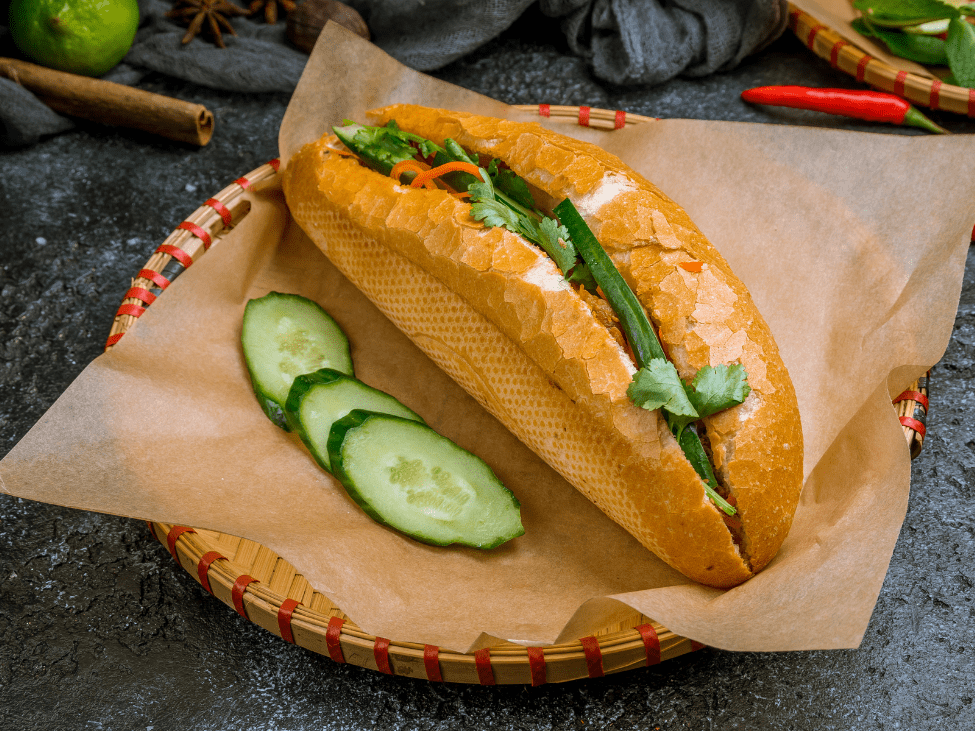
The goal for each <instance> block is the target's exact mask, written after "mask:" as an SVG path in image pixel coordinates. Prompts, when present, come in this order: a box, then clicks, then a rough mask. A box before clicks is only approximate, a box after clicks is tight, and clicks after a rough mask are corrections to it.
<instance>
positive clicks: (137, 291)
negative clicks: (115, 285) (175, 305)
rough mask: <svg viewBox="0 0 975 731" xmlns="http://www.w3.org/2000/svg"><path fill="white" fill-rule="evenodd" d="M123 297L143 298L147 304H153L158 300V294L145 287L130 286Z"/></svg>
mask: <svg viewBox="0 0 975 731" xmlns="http://www.w3.org/2000/svg"><path fill="white" fill-rule="evenodd" d="M122 299H124V300H127V299H137V300H142V301H143V302H145V303H146V304H147V305H151V304H152V303H153V302H155V301H156V295H154V294H153V293H152V292H150V291H149V290H148V289H146V288H145V287H129V291H128V292H126V293H125V296H124V297H123V298H122Z"/></svg>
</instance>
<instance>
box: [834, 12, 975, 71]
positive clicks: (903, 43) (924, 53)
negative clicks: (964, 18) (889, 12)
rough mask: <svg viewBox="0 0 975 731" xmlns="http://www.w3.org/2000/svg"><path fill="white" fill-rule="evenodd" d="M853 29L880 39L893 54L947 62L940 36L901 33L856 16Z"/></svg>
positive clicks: (932, 62) (941, 62) (923, 60)
mask: <svg viewBox="0 0 975 731" xmlns="http://www.w3.org/2000/svg"><path fill="white" fill-rule="evenodd" d="M966 25H967V24H966ZM853 29H854V30H855V31H857V32H858V33H860V34H861V35H864V36H867V37H873V38H878V39H880V40H881V41H883V43H884V44H885V45H886V46H887V48H889V49H890V52H891V53H893V54H894V55H895V56H900V57H901V58H907V59H910V60H911V61H916V62H917V63H927V64H935V65H938V66H946V65H947V64H948V56H947V54H946V52H945V42H944V41H943V40H941V39H940V38H936V37H934V36H928V35H920V34H917V33H901V32H899V31H895V30H890V29H888V28H882V27H880V26H875V25H873V24H872V23H870V22H869V21H867V20H865V19H863V18H857V19H856V20H855V21H853Z"/></svg>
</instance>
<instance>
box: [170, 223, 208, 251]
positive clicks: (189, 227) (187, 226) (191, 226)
mask: <svg viewBox="0 0 975 731" xmlns="http://www.w3.org/2000/svg"><path fill="white" fill-rule="evenodd" d="M176 228H178V229H182V230H183V231H189V232H190V233H191V234H193V235H194V236H196V238H198V239H199V240H200V241H202V242H203V250H204V251H208V250H209V249H210V247H211V246H213V239H212V238H210V234H209V233H208V232H207V231H205V230H204V229H202V228H200V227H199V226H197V225H196V224H195V223H193V222H192V221H183V222H182V223H181V224H180V225H179V226H177V227H176Z"/></svg>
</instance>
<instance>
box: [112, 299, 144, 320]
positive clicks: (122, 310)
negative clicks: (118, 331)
mask: <svg viewBox="0 0 975 731" xmlns="http://www.w3.org/2000/svg"><path fill="white" fill-rule="evenodd" d="M145 311H146V308H145V307H143V306H142V305H136V304H132V303H131V302H130V303H129V304H127V305H119V306H118V310H117V311H116V312H115V316H116V317H118V316H119V315H131V316H132V317H142V313H143V312H145Z"/></svg>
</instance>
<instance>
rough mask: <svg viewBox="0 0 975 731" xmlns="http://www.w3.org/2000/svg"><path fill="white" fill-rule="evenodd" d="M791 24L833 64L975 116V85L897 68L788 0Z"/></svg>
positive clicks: (923, 101) (918, 100)
mask: <svg viewBox="0 0 975 731" xmlns="http://www.w3.org/2000/svg"><path fill="white" fill-rule="evenodd" d="M789 28H790V29H791V30H792V32H793V33H795V34H796V36H797V37H798V38H799V40H801V41H802V42H803V43H805V44H806V47H807V48H808V49H809V50H810V51H812V52H813V53H815V54H816V55H817V56H819V57H820V58H822V59H824V60H826V61H829V64H830V66H832V67H833V68H835V69H839V70H840V71H842V72H843V73H845V74H849V75H850V76H852V77H854V78H855V79H856V80H857V81H862V82H865V83H867V84H870V85H871V86H873V87H875V88H877V89H882V90H883V91H887V92H890V93H891V94H896V95H897V96H900V97H903V98H905V99H907V100H908V101H910V102H911V103H913V104H917V105H920V106H924V107H929V108H931V109H942V110H944V111H946V112H954V113H956V114H965V115H967V116H969V117H975V89H966V88H964V87H962V86H954V85H953V84H946V83H944V82H943V81H941V79H931V78H928V77H927V76H920V75H918V74H914V73H910V72H909V71H902V70H900V69H897V68H894V67H893V66H891V65H890V64H888V63H885V62H884V61H881V60H880V59H879V58H875V57H874V56H871V55H870V54H868V53H865V52H864V51H861V50H860V49H859V48H857V47H856V46H854V45H853V44H852V43H850V42H849V41H847V40H845V39H844V38H843V37H841V36H840V34H839V33H837V32H836V31H834V30H833V29H832V28H830V27H829V26H827V25H824V24H823V23H820V22H819V20H817V19H816V18H814V17H813V16H811V15H809V13H805V12H803V11H802V10H800V9H799V8H797V7H796V6H795V5H793V4H792V3H789Z"/></svg>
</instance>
